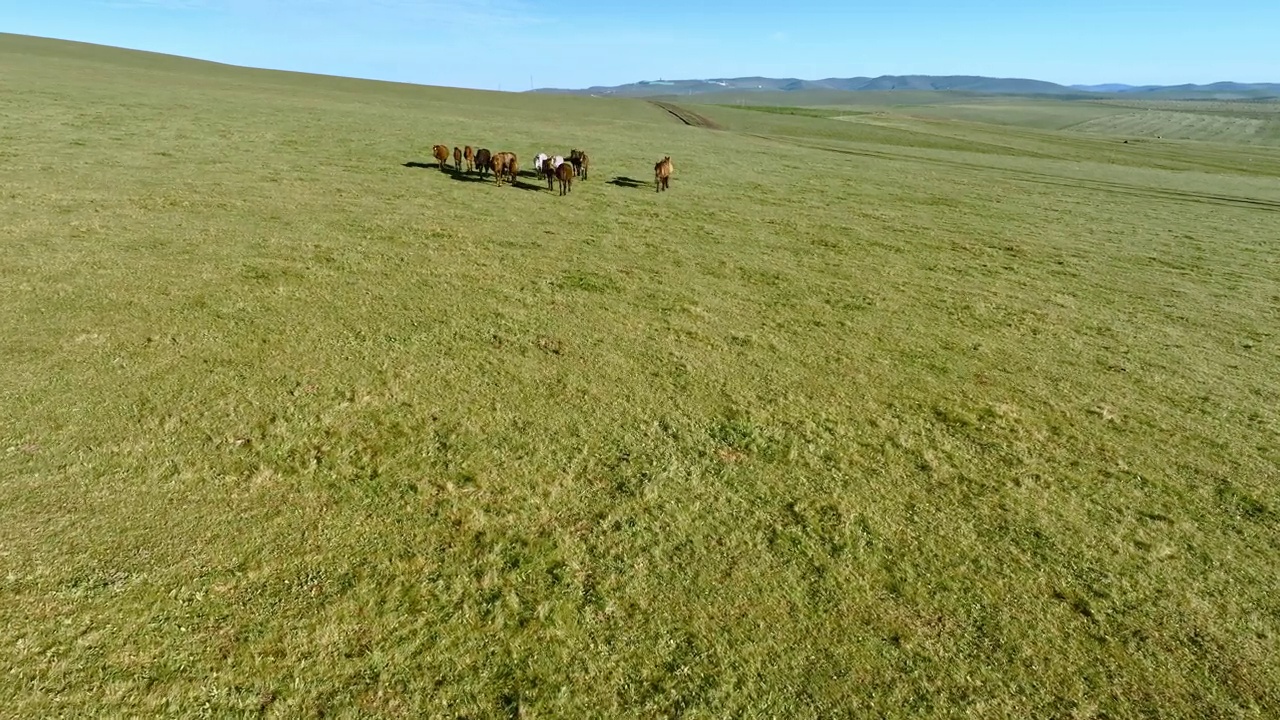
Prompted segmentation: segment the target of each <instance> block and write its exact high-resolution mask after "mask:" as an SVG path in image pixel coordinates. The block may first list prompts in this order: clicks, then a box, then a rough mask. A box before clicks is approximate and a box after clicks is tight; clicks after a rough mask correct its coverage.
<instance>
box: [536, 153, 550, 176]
mask: <svg viewBox="0 0 1280 720" xmlns="http://www.w3.org/2000/svg"><path fill="white" fill-rule="evenodd" d="M546 161H547V154H546V153H538V154H537V155H536V156H534V158H533V169H534V170H536V171H538V172H542V163H544V162H546Z"/></svg>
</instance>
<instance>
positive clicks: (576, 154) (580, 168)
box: [569, 150, 591, 180]
mask: <svg viewBox="0 0 1280 720" xmlns="http://www.w3.org/2000/svg"><path fill="white" fill-rule="evenodd" d="M569 162H571V163H573V174H575V175H577V176H579V177H581V178H582V179H583V180H586V179H587V167H588V166H589V165H590V164H591V159H590V158H588V157H587V153H586V151H585V150H571V151H570V152H569Z"/></svg>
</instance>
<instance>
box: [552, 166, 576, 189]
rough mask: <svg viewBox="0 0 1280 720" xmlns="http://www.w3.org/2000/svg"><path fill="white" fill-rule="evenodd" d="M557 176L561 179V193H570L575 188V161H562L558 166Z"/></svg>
mask: <svg viewBox="0 0 1280 720" xmlns="http://www.w3.org/2000/svg"><path fill="white" fill-rule="evenodd" d="M556 178H558V179H559V180H560V195H561V196H564V195H568V194H569V191H570V190H572V189H573V163H560V167H558V168H556Z"/></svg>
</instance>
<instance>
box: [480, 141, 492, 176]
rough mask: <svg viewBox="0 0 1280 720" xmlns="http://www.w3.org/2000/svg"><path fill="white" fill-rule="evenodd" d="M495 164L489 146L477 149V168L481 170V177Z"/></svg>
mask: <svg viewBox="0 0 1280 720" xmlns="http://www.w3.org/2000/svg"><path fill="white" fill-rule="evenodd" d="M492 166H493V157H492V156H491V155H490V154H489V148H480V149H479V150H477V151H476V169H477V170H479V171H480V177H484V174H485V173H487V172H489V169H490V168H491V167H492Z"/></svg>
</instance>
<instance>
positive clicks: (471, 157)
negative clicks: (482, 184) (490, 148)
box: [462, 145, 476, 172]
mask: <svg viewBox="0 0 1280 720" xmlns="http://www.w3.org/2000/svg"><path fill="white" fill-rule="evenodd" d="M462 159H463V160H466V161H467V172H471V171H472V170H474V169H475V167H476V154H475V153H474V152H472V151H471V146H470V145H468V146H466V147H464V148H462Z"/></svg>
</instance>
